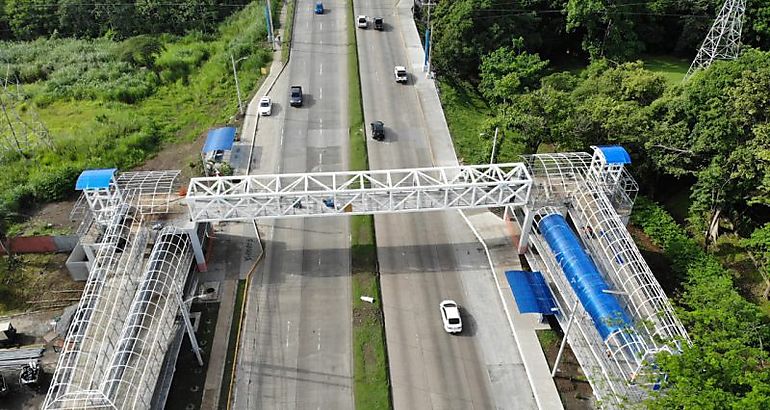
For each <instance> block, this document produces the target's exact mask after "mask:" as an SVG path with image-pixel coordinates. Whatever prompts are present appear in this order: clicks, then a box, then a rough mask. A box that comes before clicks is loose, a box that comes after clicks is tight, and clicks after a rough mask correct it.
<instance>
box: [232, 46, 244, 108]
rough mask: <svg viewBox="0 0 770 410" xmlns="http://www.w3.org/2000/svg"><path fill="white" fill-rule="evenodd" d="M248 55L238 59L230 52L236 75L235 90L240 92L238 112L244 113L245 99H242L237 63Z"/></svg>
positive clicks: (234, 75) (234, 74)
mask: <svg viewBox="0 0 770 410" xmlns="http://www.w3.org/2000/svg"><path fill="white" fill-rule="evenodd" d="M247 58H248V57H241V58H239V59H238V60H236V59H235V58H234V57H233V53H230V61H232V63H233V77H235V91H236V92H237V93H238V113H239V114H241V115H243V101H242V100H241V86H240V85H239V84H238V71H237V70H236V69H235V63H239V62H241V61H243V60H245V59H247Z"/></svg>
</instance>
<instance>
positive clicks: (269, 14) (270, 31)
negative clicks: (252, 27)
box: [265, 0, 275, 50]
mask: <svg viewBox="0 0 770 410" xmlns="http://www.w3.org/2000/svg"><path fill="white" fill-rule="evenodd" d="M265 19H267V25H266V27H267V42H268V43H270V49H271V50H275V44H274V43H275V41H274V40H273V13H272V11H271V10H270V0H265Z"/></svg>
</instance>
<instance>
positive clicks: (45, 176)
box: [29, 164, 83, 202]
mask: <svg viewBox="0 0 770 410" xmlns="http://www.w3.org/2000/svg"><path fill="white" fill-rule="evenodd" d="M82 171H83V169H82V168H81V167H78V166H77V165H75V164H64V165H62V166H59V167H49V168H47V169H42V170H40V171H39V172H38V173H37V174H34V175H33V176H32V178H31V179H30V181H29V185H30V187H31V188H32V192H33V193H34V197H35V200H36V201H39V202H54V201H61V200H63V199H66V198H68V197H70V196H71V195H72V193H73V192H74V188H75V180H76V179H77V177H78V175H79V174H80V173H81V172H82Z"/></svg>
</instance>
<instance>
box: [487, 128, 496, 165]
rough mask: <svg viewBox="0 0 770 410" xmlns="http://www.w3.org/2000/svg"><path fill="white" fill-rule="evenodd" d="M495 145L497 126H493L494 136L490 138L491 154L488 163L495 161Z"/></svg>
mask: <svg viewBox="0 0 770 410" xmlns="http://www.w3.org/2000/svg"><path fill="white" fill-rule="evenodd" d="M496 147H497V127H495V138H494V139H493V140H492V155H490V156H489V165H492V163H493V162H494V161H495V148H496Z"/></svg>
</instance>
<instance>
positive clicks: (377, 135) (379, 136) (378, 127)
mask: <svg viewBox="0 0 770 410" xmlns="http://www.w3.org/2000/svg"><path fill="white" fill-rule="evenodd" d="M372 138H374V139H375V140H377V141H382V140H384V139H385V124H383V123H382V121H375V122H373V123H372Z"/></svg>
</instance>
